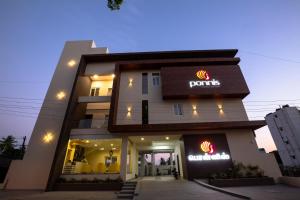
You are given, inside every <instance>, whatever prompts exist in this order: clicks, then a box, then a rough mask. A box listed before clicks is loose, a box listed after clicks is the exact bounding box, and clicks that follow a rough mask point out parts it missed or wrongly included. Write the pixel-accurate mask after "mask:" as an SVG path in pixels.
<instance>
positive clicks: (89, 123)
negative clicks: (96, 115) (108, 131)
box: [78, 119, 108, 129]
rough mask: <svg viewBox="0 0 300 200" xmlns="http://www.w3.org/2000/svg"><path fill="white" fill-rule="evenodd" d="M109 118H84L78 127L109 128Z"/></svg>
mask: <svg viewBox="0 0 300 200" xmlns="http://www.w3.org/2000/svg"><path fill="white" fill-rule="evenodd" d="M107 125H108V120H107V119H82V120H80V121H79V125H78V128H82V129H86V128H107Z"/></svg>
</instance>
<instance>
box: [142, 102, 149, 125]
mask: <svg viewBox="0 0 300 200" xmlns="http://www.w3.org/2000/svg"><path fill="white" fill-rule="evenodd" d="M148 121H149V114H148V101H147V100H143V101H142V124H148Z"/></svg>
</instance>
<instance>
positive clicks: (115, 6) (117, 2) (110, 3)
mask: <svg viewBox="0 0 300 200" xmlns="http://www.w3.org/2000/svg"><path fill="white" fill-rule="evenodd" d="M122 3H123V0H107V7H108V8H109V9H111V10H120V7H121V5H122Z"/></svg>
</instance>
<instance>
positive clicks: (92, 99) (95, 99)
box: [78, 96, 111, 103]
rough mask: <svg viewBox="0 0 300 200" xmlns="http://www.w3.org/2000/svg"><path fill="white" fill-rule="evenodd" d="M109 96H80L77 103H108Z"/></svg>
mask: <svg viewBox="0 0 300 200" xmlns="http://www.w3.org/2000/svg"><path fill="white" fill-rule="evenodd" d="M110 99H111V96H80V97H78V103H108V102H110Z"/></svg>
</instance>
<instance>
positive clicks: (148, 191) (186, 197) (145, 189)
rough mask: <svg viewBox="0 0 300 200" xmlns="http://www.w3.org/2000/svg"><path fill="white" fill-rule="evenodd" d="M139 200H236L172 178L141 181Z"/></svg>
mask: <svg viewBox="0 0 300 200" xmlns="http://www.w3.org/2000/svg"><path fill="white" fill-rule="evenodd" d="M139 184H140V188H139V195H138V196H137V199H138V200H148V199H149V200H155V199H161V200H164V199H167V200H177V199H178V200H194V199H195V200H196V199H197V200H201V199H204V200H210V199H212V200H218V199H220V200H221V199H222V200H229V199H230V200H235V199H238V198H236V197H232V196H229V195H226V194H223V193H220V192H216V191H213V190H210V189H207V188H205V187H202V186H200V185H198V184H196V183H194V182H190V181H187V180H174V179H173V178H172V177H149V178H143V179H141V180H140V183H139Z"/></svg>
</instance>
